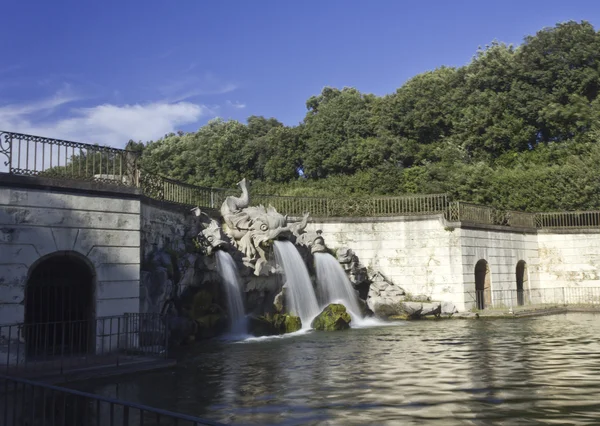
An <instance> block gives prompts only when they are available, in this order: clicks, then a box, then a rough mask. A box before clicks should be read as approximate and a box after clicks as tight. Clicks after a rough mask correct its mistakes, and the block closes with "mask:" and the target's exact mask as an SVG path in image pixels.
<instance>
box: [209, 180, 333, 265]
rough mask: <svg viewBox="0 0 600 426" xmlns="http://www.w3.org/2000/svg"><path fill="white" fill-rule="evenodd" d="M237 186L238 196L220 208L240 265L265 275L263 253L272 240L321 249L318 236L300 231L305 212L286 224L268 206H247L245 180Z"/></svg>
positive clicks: (305, 222)
mask: <svg viewBox="0 0 600 426" xmlns="http://www.w3.org/2000/svg"><path fill="white" fill-rule="evenodd" d="M238 186H239V187H240V189H241V191H242V194H241V196H239V197H233V196H230V197H227V198H226V199H225V201H224V202H223V205H222V206H221V216H222V217H223V222H224V226H223V229H224V232H225V234H227V235H228V236H229V237H230V238H231V240H232V243H233V245H234V246H235V247H236V248H237V249H238V250H240V251H241V252H242V254H243V262H244V264H245V265H246V266H249V267H251V268H253V269H254V274H255V275H257V276H258V275H261V274H263V275H264V274H268V273H269V271H268V270H267V268H265V266H266V265H267V263H268V259H267V255H266V252H265V250H266V248H267V247H268V246H269V244H270V242H272V241H273V240H277V239H289V240H296V241H297V242H298V243H300V244H304V245H306V246H308V247H311V249H312V247H314V248H315V249H316V250H322V247H324V242H323V239H322V237H320V235H317V234H315V235H312V233H306V232H305V231H304V230H305V228H306V225H307V224H308V219H309V213H305V214H304V216H303V218H302V220H300V221H299V222H290V223H288V217H287V215H285V216H284V215H282V214H281V213H279V212H278V211H277V210H275V208H273V207H272V206H268V207H264V206H263V205H259V206H249V205H250V194H249V192H248V183H247V181H246V179H245V178H244V179H242V180H241V181H240V182H239V183H238Z"/></svg>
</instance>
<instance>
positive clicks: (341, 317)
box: [310, 303, 352, 331]
mask: <svg viewBox="0 0 600 426" xmlns="http://www.w3.org/2000/svg"><path fill="white" fill-rule="evenodd" d="M350 321H352V318H351V317H350V314H349V313H348V312H346V307H345V306H344V305H342V304H339V303H331V304H329V305H327V306H326V307H325V309H323V311H322V312H321V313H320V314H319V315H317V317H316V318H315V319H314V320H313V322H312V323H311V325H310V326H311V327H312V328H314V329H315V330H319V331H336V330H346V329H348V328H350Z"/></svg>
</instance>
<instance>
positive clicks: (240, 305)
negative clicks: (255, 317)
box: [216, 250, 248, 334]
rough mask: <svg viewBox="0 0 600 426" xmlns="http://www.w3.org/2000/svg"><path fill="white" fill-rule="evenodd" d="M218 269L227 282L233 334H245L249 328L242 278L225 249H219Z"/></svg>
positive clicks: (228, 305)
mask: <svg viewBox="0 0 600 426" xmlns="http://www.w3.org/2000/svg"><path fill="white" fill-rule="evenodd" d="M216 255H217V270H218V272H219V275H220V276H221V278H222V279H223V282H224V284H225V293H226V295H227V308H228V312H229V318H230V322H231V333H232V334H245V333H246V332H247V331H248V330H247V328H248V327H247V322H246V316H245V315H244V302H243V300H242V286H241V279H240V276H239V274H238V270H237V267H236V265H235V262H234V260H233V258H232V257H231V255H230V254H229V253H227V252H226V251H223V250H217V251H216Z"/></svg>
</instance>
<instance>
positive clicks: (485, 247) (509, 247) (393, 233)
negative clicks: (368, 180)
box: [309, 215, 540, 310]
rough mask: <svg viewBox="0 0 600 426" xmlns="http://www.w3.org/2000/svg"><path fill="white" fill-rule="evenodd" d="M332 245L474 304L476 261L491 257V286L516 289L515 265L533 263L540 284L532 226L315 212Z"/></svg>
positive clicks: (417, 287)
mask: <svg viewBox="0 0 600 426" xmlns="http://www.w3.org/2000/svg"><path fill="white" fill-rule="evenodd" d="M309 229H311V230H317V229H321V230H322V231H323V236H324V238H325V242H326V244H327V246H328V247H330V248H332V249H337V248H340V247H344V246H345V247H349V248H351V249H352V250H354V252H355V253H356V254H357V256H358V257H359V259H360V260H361V262H362V263H363V264H364V265H365V266H366V267H367V268H368V270H369V272H370V273H371V274H372V273H374V272H381V273H382V274H383V275H384V276H386V278H388V279H389V280H390V281H392V282H393V283H394V284H397V285H399V286H401V287H403V288H404V289H405V290H406V291H408V292H410V293H412V294H414V295H417V294H424V295H427V296H430V297H431V298H432V299H435V300H442V301H449V302H452V303H454V304H455V305H456V306H457V308H458V309H459V310H468V309H471V308H472V307H474V300H475V298H474V290H475V265H476V263H477V261H479V260H480V259H484V260H486V261H487V262H488V264H489V267H490V273H491V283H492V290H514V289H516V265H517V262H519V261H520V260H524V261H525V262H526V263H527V265H528V271H529V275H528V280H527V283H528V285H529V286H534V287H536V286H539V285H540V281H539V277H538V275H537V273H536V270H537V269H536V268H537V265H538V263H539V260H538V250H537V235H536V234H535V232H533V231H532V230H514V229H513V230H506V229H505V228H504V229H502V228H500V227H480V228H474V227H467V226H465V224H461V223H448V222H446V221H445V220H444V219H443V218H442V217H441V215H434V216H406V217H396V218H364V219H355V218H346V219H344V218H341V219H320V218H315V219H314V220H313V221H312V223H310V225H309Z"/></svg>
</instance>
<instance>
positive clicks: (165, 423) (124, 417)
mask: <svg viewBox="0 0 600 426" xmlns="http://www.w3.org/2000/svg"><path fill="white" fill-rule="evenodd" d="M0 392H1V393H2V397H1V400H0V401H1V402H0V404H1V405H2V406H1V407H0V422H2V425H6V426H8V425H13V426H67V425H68V426H129V425H131V426H133V425H135V426H173V425H178V426H200V425H215V426H217V425H221V424H222V423H217V422H214V421H210V420H206V419H201V418H199V417H194V416H189V415H185V414H179V413H174V412H171V411H166V410H161V409H159V408H153V407H149V406H146V405H142V404H136V403H133V402H126V401H121V400H117V399H113V398H107V397H103V396H100V395H94V394H91V393H87V392H81V391H78V390H74V389H66V388H63V387H58V386H52V385H48V384H45V383H38V382H33V381H30V380H27V379H23V378H16V377H8V376H3V375H0Z"/></svg>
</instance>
